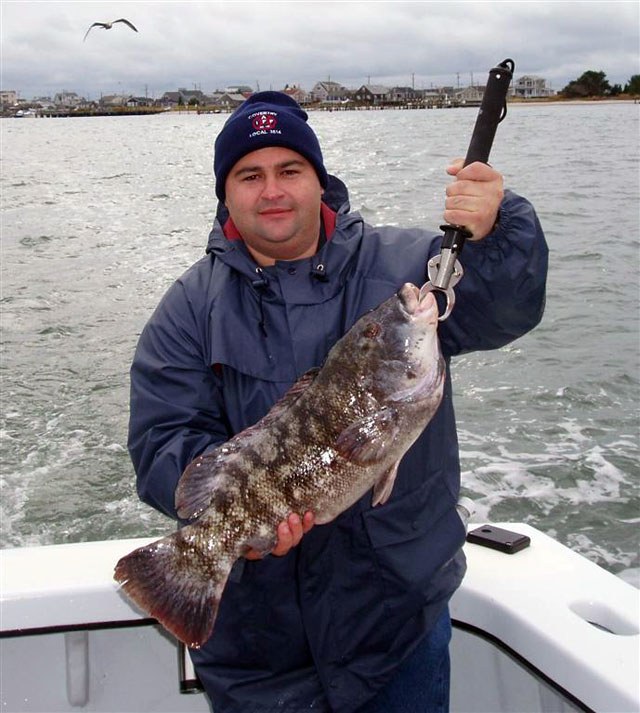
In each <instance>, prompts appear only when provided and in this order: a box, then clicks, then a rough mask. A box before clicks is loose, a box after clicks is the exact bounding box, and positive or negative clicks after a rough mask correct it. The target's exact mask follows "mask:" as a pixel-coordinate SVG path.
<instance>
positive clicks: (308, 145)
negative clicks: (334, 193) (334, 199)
mask: <svg viewBox="0 0 640 713" xmlns="http://www.w3.org/2000/svg"><path fill="white" fill-rule="evenodd" d="M308 118H309V117H308V115H307V112H306V111H304V109H302V108H301V107H300V105H299V104H298V102H297V101H295V99H293V98H292V97H290V96H289V95H288V94H285V93H284V92H272V91H269V92H257V93H256V94H252V95H251V96H250V97H249V98H248V99H247V100H246V101H244V102H243V103H242V104H241V105H240V106H239V107H238V108H237V109H236V110H235V111H234V112H233V114H231V116H230V117H229V118H228V119H227V121H226V122H225V124H224V126H223V127H222V131H220V133H219V134H218V137H217V138H216V143H215V154H214V159H213V172H214V174H215V177H216V195H217V196H218V198H219V199H220V200H221V201H224V199H225V183H226V180H227V176H228V175H229V172H230V171H231V169H232V168H233V167H234V165H235V164H236V163H237V162H238V161H239V160H240V159H241V158H242V157H243V156H245V155H246V154H248V153H251V152H252V151H257V150H258V149H264V148H269V147H271V146H282V147H284V148H287V149H291V150H292V151H296V152H297V153H299V154H300V155H301V156H304V158H306V159H307V161H309V163H310V164H311V165H312V166H313V168H314V169H315V172H316V173H317V174H318V180H319V181H320V185H321V186H322V187H323V188H326V187H327V183H328V176H327V171H326V169H325V167H324V163H323V159H322V151H321V150H320V143H319V142H318V138H317V136H316V135H315V133H314V132H313V129H312V128H311V127H310V126H309V124H308V123H307V119H308Z"/></svg>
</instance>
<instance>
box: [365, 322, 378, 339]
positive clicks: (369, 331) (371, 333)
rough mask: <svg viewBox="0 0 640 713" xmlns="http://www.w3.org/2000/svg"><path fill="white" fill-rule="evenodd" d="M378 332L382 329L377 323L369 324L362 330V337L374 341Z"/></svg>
mask: <svg viewBox="0 0 640 713" xmlns="http://www.w3.org/2000/svg"><path fill="white" fill-rule="evenodd" d="M380 332H382V327H381V326H380V325H379V324H378V323H377V322H371V323H370V324H368V325H367V326H366V327H365V329H364V332H363V334H364V336H365V337H367V338H368V339H375V338H376V337H377V336H378V335H379V334H380Z"/></svg>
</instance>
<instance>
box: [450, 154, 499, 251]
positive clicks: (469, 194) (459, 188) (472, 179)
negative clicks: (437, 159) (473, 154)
mask: <svg viewBox="0 0 640 713" xmlns="http://www.w3.org/2000/svg"><path fill="white" fill-rule="evenodd" d="M463 163H464V160H463V159H457V160H456V161H454V162H453V163H452V164H451V166H449V167H448V168H447V173H448V174H449V175H450V176H455V177H456V180H455V181H454V182H453V183H450V184H449V185H448V186H447V199H446V201H445V211H444V216H443V217H444V219H445V220H446V221H447V223H451V224H452V225H462V226H464V227H465V228H466V229H467V230H468V231H470V232H471V233H472V235H473V237H472V238H469V240H482V239H483V238H486V237H487V235H489V233H490V232H491V231H492V230H493V227H494V225H495V223H496V220H497V217H498V209H499V208H500V203H502V199H503V198H504V190H503V179H502V175H501V174H500V173H498V171H496V170H495V169H493V168H491V166H489V165H487V164H486V163H480V162H475V163H470V164H469V165H468V166H465V167H464V168H463V167H462V166H463Z"/></svg>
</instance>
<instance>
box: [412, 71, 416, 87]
mask: <svg viewBox="0 0 640 713" xmlns="http://www.w3.org/2000/svg"><path fill="white" fill-rule="evenodd" d="M415 88H416V73H415V72H411V89H412V90H414V91H415Z"/></svg>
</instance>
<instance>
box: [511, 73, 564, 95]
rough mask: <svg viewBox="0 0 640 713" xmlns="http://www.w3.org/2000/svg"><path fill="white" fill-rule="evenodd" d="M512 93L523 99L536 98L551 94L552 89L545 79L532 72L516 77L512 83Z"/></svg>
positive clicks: (552, 92)
mask: <svg viewBox="0 0 640 713" xmlns="http://www.w3.org/2000/svg"><path fill="white" fill-rule="evenodd" d="M513 94H514V95H515V96H516V97H523V98H524V99H538V98H540V97H550V96H553V94H554V91H553V89H550V88H549V87H547V80H546V79H545V78H544V77H538V76H536V75H534V74H531V75H528V74H525V75H523V76H522V77H518V79H517V80H516V82H515V84H514V85H513Z"/></svg>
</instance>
